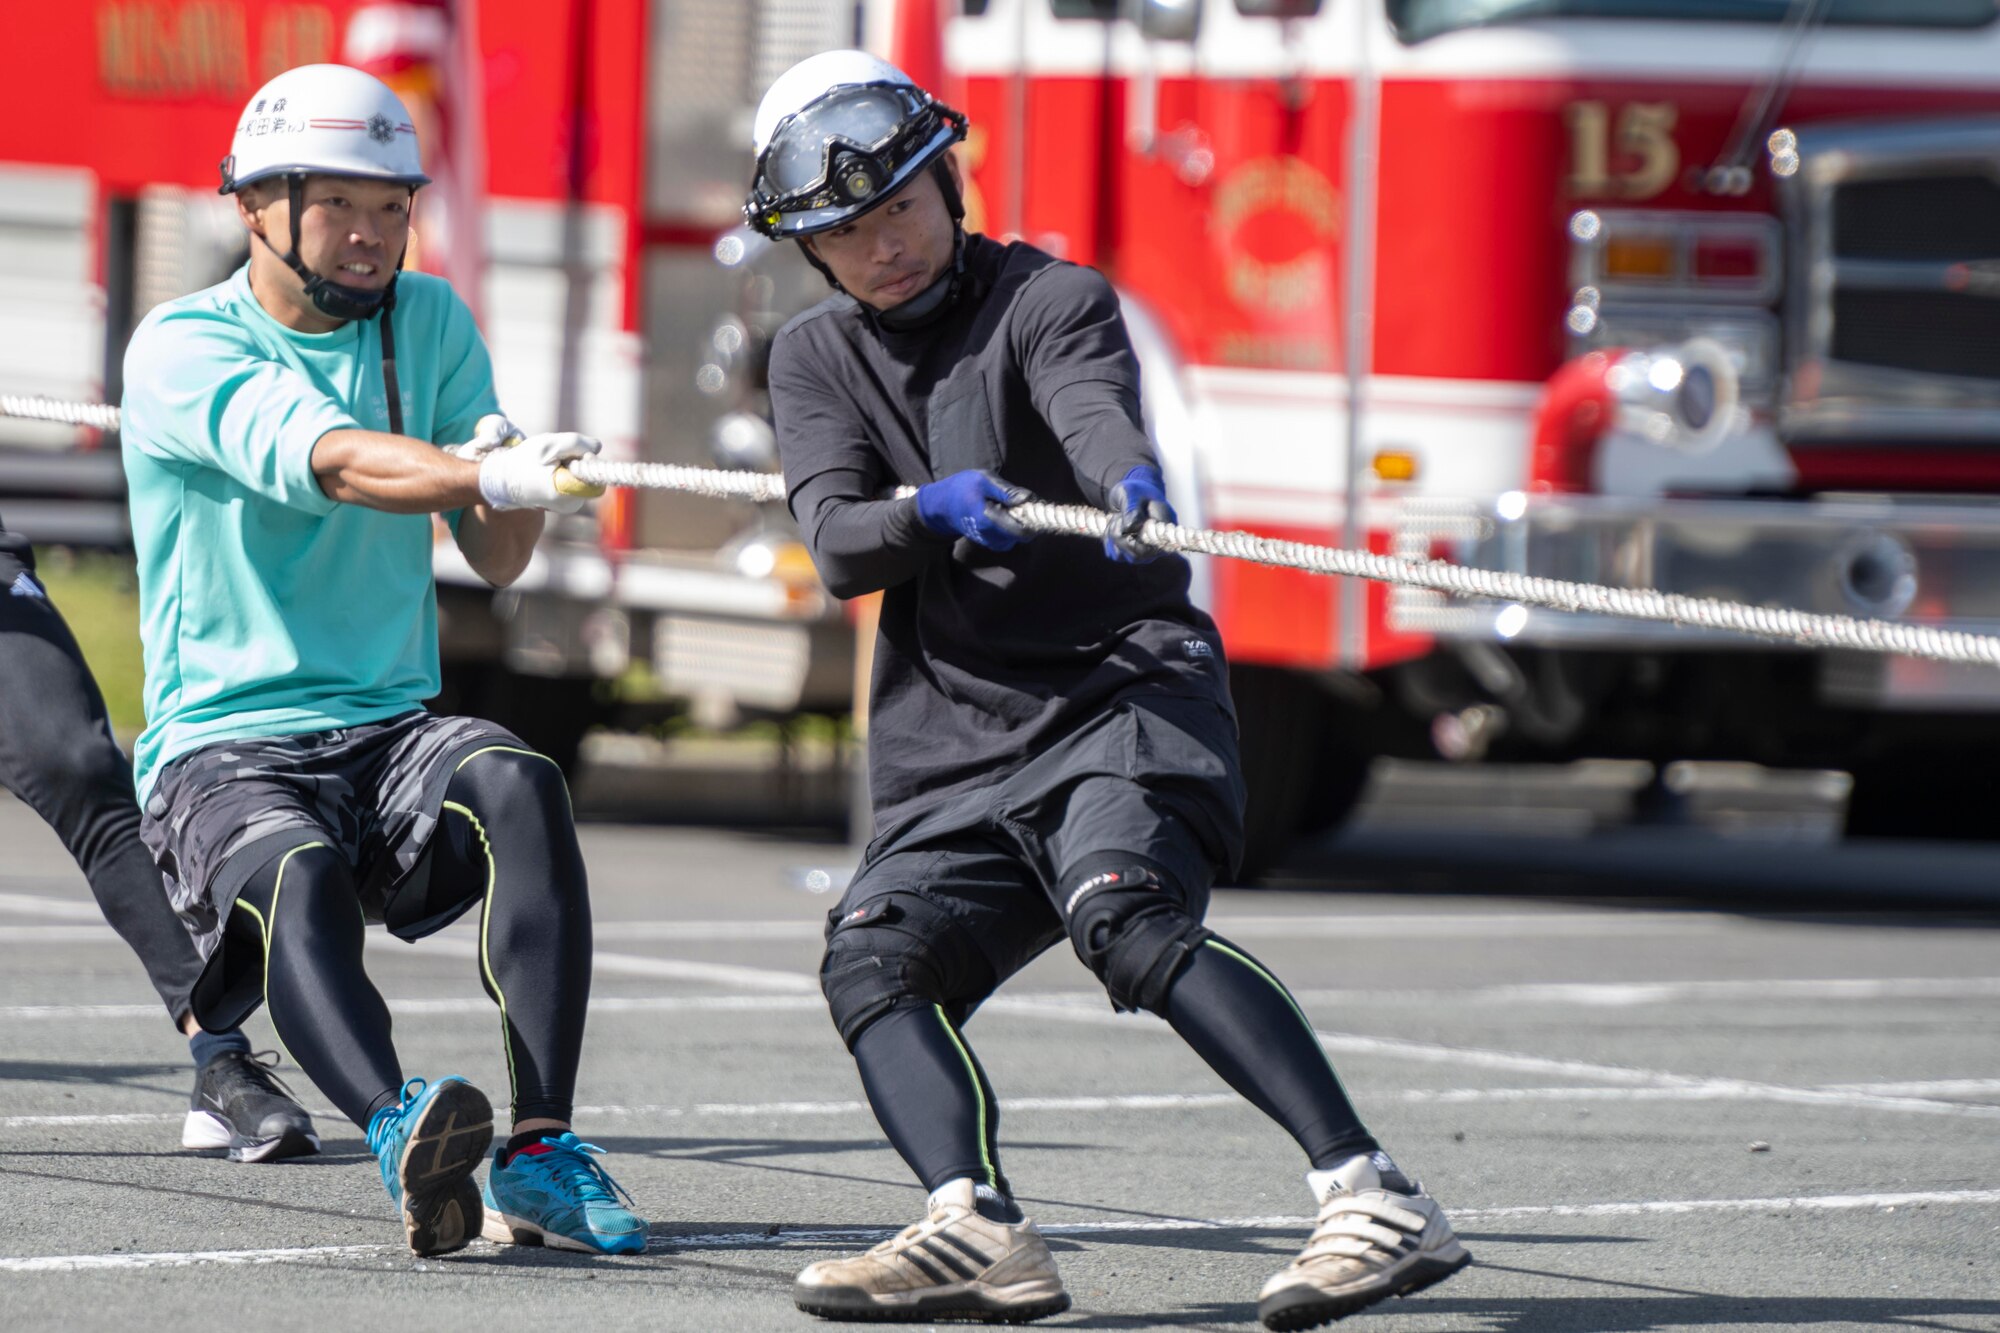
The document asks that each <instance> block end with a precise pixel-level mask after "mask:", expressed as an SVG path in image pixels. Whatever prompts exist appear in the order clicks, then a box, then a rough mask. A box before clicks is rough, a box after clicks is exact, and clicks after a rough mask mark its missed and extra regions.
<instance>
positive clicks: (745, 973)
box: [410, 935, 819, 995]
mask: <svg viewBox="0 0 2000 1333" xmlns="http://www.w3.org/2000/svg"><path fill="white" fill-rule="evenodd" d="M410 947H411V948H413V949H415V950H416V951H417V952H419V953H428V954H438V955H442V956H444V957H448V958H477V957H478V956H479V945H478V943H477V942H476V941H473V940H469V939H460V938H457V937H455V936H444V935H432V936H430V937H428V938H426V939H421V940H418V941H417V942H416V943H415V944H413V945H411V946H410ZM590 965H591V968H592V970H593V971H596V972H599V973H608V974H615V975H618V976H626V977H671V978H673V979H674V980H676V981H707V982H713V983H715V984H717V985H723V986H750V987H757V988H760V989H763V990H778V991H792V992H797V993H800V994H807V993H809V994H812V995H818V994H819V978H818V977H816V976H810V975H808V974H806V973H803V972H779V971H776V970H774V969H772V968H768V967H739V966H737V965H736V964H734V963H700V962H693V961H690V960H687V959H679V958H647V957H645V956H643V955H641V954H631V953H606V952H604V951H603V950H602V949H600V950H598V951H597V952H596V953H595V954H593V955H592V957H591V960H590Z"/></svg>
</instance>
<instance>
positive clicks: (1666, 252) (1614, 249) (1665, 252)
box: [1604, 236, 1674, 282]
mask: <svg viewBox="0 0 2000 1333" xmlns="http://www.w3.org/2000/svg"><path fill="white" fill-rule="evenodd" d="M1604 276H1605V277H1606V278H1608V279H1611V280H1612V281H1623V282H1666V281H1668V280H1669V279H1671V278H1672V277H1673V276H1674V242H1673V240H1672V238H1671V237H1666V236H1614V237H1612V238H1611V239H1610V240H1608V241H1606V242H1605V243H1604Z"/></svg>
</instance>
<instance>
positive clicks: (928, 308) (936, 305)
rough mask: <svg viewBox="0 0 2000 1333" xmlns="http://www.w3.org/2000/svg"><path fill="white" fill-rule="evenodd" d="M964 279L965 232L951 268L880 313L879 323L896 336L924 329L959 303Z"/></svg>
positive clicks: (958, 241)
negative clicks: (900, 302) (926, 285)
mask: <svg viewBox="0 0 2000 1333" xmlns="http://www.w3.org/2000/svg"><path fill="white" fill-rule="evenodd" d="M964 279H965V232H964V231H963V230H962V229H961V230H959V231H957V233H956V234H955V236H954V238H953V241H952V255H951V267H950V268H947V269H946V270H945V271H944V272H943V273H940V274H939V275H938V276H937V280H936V281H934V282H932V283H931V285H930V286H928V287H926V288H924V289H923V290H922V291H920V292H918V293H917V294H916V295H915V296H912V297H911V298H910V299H909V300H907V301H905V302H903V303H902V304H901V305H899V306H895V307H893V308H891V309H888V310H883V311H879V312H877V313H876V315H875V321H876V323H878V324H880V325H881V326H882V327H883V328H885V329H888V330H890V331H891V332H893V333H907V332H909V331H910V330H911V329H920V328H923V327H924V326H925V325H926V324H929V323H931V322H932V321H934V320H936V319H938V318H939V317H941V316H942V315H943V314H944V313H945V312H946V311H948V310H950V309H951V308H952V307H953V306H954V305H957V304H958V293H959V289H960V287H962V286H963V285H964Z"/></svg>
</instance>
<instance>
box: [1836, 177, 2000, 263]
mask: <svg viewBox="0 0 2000 1333" xmlns="http://www.w3.org/2000/svg"><path fill="white" fill-rule="evenodd" d="M1996 252H2000V181H1996V180H1994V179H1993V178H1992V177H1990V176H1918V177H1913V178H1909V179H1889V180H1864V181H1853V182H1850V183H1848V184H1846V185H1842V186H1841V187H1839V188H1838V189H1836V190H1835V191H1834V192H1833V253H1834V257H1835V258H1837V259H1887V260H1905V261H1913V262H1921V261H1925V260H1931V261H1943V262H1944V263H1947V264H1950V263H1957V262H1959V261H1961V260H1966V259H1980V258H1984V257H1986V256H1989V255H1992V254H1994V253H1996Z"/></svg>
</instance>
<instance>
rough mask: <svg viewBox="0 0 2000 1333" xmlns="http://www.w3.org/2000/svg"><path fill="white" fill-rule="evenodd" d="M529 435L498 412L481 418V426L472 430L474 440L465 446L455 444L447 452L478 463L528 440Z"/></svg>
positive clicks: (467, 442) (470, 440) (489, 413)
mask: <svg viewBox="0 0 2000 1333" xmlns="http://www.w3.org/2000/svg"><path fill="white" fill-rule="evenodd" d="M527 436H528V433H527V432H526V431H524V430H522V429H521V428H520V427H519V426H517V425H515V424H514V423H513V422H511V421H509V420H507V418H505V417H503V416H501V415H500V414H499V413H498V412H488V413H487V414H486V415H485V416H483V417H481V418H479V424H478V425H477V426H474V427H473V428H472V438H471V439H469V440H467V441H466V442H465V443H464V444H454V445H451V446H449V447H448V448H446V449H445V452H446V453H448V454H452V455H454V456H456V457H459V458H466V459H470V460H471V461H473V462H475V463H477V462H478V461H479V460H480V459H482V458H484V457H486V455H488V454H490V453H492V452H493V451H494V450H495V449H506V448H509V447H511V446H513V445H516V444H519V443H520V442H521V441H522V440H524V439H526V438H527Z"/></svg>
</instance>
